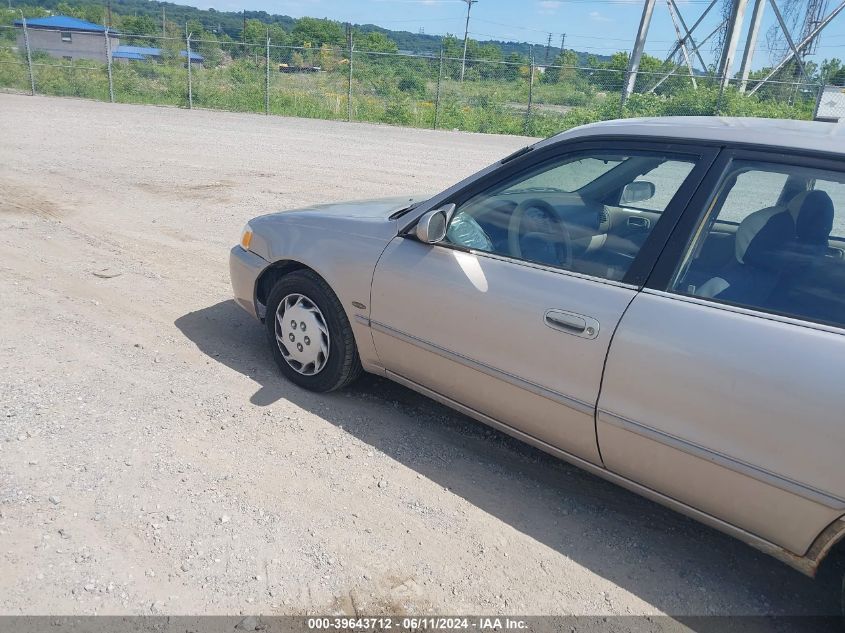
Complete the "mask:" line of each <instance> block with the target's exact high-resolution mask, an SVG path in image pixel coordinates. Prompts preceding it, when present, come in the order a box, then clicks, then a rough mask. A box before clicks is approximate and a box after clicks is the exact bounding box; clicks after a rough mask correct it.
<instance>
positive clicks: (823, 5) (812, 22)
mask: <svg viewBox="0 0 845 633" xmlns="http://www.w3.org/2000/svg"><path fill="white" fill-rule="evenodd" d="M829 2H830V0H809V1H808V2H807V12H806V13H805V14H804V28H803V29H801V40H802V41H803V40H805V39H806V38H807V37H810V35H811V34H812V33H813V31H815V30H816V28H817V27H818V26H819V24H821V22H822V19H823V18H824V16H825V15H827V5H828V3H829ZM818 45H819V36H818V34H816V36H815V37H813V39H812V40H810V43H809V44H807V46H806V47H804V50H803V53H804V57H806V56H807V55H813V54H814V53H815V52H816V48H817V47H818Z"/></svg>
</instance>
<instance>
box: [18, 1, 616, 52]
mask: <svg viewBox="0 0 845 633" xmlns="http://www.w3.org/2000/svg"><path fill="white" fill-rule="evenodd" d="M26 4H27V5H28V6H37V7H40V8H43V9H47V10H49V11H52V12H56V13H58V12H62V9H64V8H66V7H68V6H70V7H91V8H94V7H96V8H97V9H98V10H102V7H103V4H104V3H103V2H99V1H89V0H77V1H70V2H68V1H67V0H37V1H36V2H33V3H26ZM23 5H24V3H22V2H12V6H13V7H15V8H18V7H23ZM111 9H112V11H113V12H114V13H116V14H118V15H134V16H147V17H150V18H152V19H155V20H157V21H161V17H162V10H163V11H164V14H165V16H166V18H167V20H168V21H172V22H174V23H176V24H184V23H186V22H188V21H191V20H193V21H197V22H199V23H201V24H202V26H203V27H204V28H205V30H207V31H209V32H211V33H217V34H218V35H223V34H225V35H228V36H229V37H231V38H232V39H233V40H240V39H241V34H242V33H243V30H244V23H245V21H246V20H259V21H261V22H263V23H264V24H273V25H278V26H280V27H282V28H284V29H285V30H286V31H288V32H290V31H291V30H293V28H294V27H295V26H296V23H297V20H296V18H292V17H291V16H289V15H277V14H270V13H267V12H266V11H248V10H244V11H241V12H234V11H217V10H215V9H198V8H196V7H191V6H188V5H183V4H175V3H173V2H161V1H159V0H111ZM352 26H353V27H355V28H356V29H357V30H358V31H361V32H363V33H371V32H377V33H381V34H383V35H385V36H387V37H388V38H390V39H391V40H392V41H393V42H395V44H396V46H397V48H398V49H399V50H403V51H411V52H413V53H420V54H434V55H436V54H437V53H438V52H439V50H440V45H441V42H442V40H443V38H442V37H441V36H440V35H429V34H425V33H411V32H409V31H394V30H391V29H386V28H384V27H381V26H378V25H375V24H353V25H352ZM481 43H483V44H492V45H494V46H496V47H498V48H499V49H500V50H501V51H502V57H503V58H507V57H508V55H511V54H513V53H516V54H517V55H520V56H521V57H524V58H526V59H527V58H528V57H529V56H530V53H531V50H532V45H531V44H529V43H528V42H513V41H500V40H488V41H483V42H481ZM534 50H535V56H536V58H537V59H538V61H540V60H542V59H544V58H545V56H546V48H545V46H535V47H534ZM575 53H576V54H577V56H578V59H579V62H580V63H584V64H585V63H586V61H587V58H588V57H589V56H590V55H589V54H588V53H585V52H581V51H575ZM559 54H560V48H559V47H551V48H550V49H549V59H555V58H556V57H557V56H558V55H559ZM597 57H598V59H599V60H601V61H606V60H608V59H609V57H606V56H601V55H599V56H597Z"/></svg>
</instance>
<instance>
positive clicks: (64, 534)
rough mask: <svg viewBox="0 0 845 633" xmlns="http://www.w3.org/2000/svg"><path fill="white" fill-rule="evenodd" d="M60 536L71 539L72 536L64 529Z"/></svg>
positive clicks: (60, 531)
mask: <svg viewBox="0 0 845 633" xmlns="http://www.w3.org/2000/svg"><path fill="white" fill-rule="evenodd" d="M59 536H61V537H62V538H70V534H68V533H67V531H66V530H65V529H64V528H61V529H60V530H59Z"/></svg>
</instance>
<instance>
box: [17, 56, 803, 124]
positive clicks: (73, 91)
mask: <svg viewBox="0 0 845 633" xmlns="http://www.w3.org/2000/svg"><path fill="white" fill-rule="evenodd" d="M346 63H348V62H346V60H338V59H334V60H329V66H330V67H331V69H330V70H329V71H323V72H316V73H299V74H298V73H290V74H288V73H280V72H278V70H277V68H276V67H275V66H274V67H273V68H271V71H272V72H271V73H270V85H269V111H270V113H271V114H277V115H285V116H297V117H310V118H319V119H345V118H346V117H347V108H348V91H349V83H348V82H349V79H348V66H347V65H345V64H346ZM33 65H34V74H35V83H36V92H38V93H39V94H47V95H57V96H73V97H82V98H87V99H96V100H108V99H109V90H108V73H107V68H106V65H105V64H102V63H97V62H94V61H89V60H80V61H74V62H66V61H62V60H58V59H55V58H52V57H49V56H47V55H46V54H44V53H35V54H34V55H33ZM112 66H113V68H112V76H113V85H114V96H115V100H116V101H119V102H123V103H142V104H161V105H172V106H186V105H187V99H188V72H187V68H186V67H185V62H184V59H179V58H178V57H170V58H168V59H165V60H162V61H159V62H152V61H148V62H139V61H131V62H118V61H115V62H114V63H113V65H112ZM266 70H267V69H266V67H265V65H264V62H263V59H262V58H260V57H259V58H258V59H256V58H249V57H247V58H239V59H235V60H228V61H227V63H225V64H221V65H218V66H216V67H211V68H203V67H198V66H195V67H193V68H192V69H191V71H192V72H191V75H192V92H193V103H194V106H195V107H201V108H212V109H220V110H230V111H237V112H264V110H265V89H266V81H267V74H266ZM472 70H473V73H468V74H467V77H466V80H465V81H464V82H460V81H459V80H458V79H456V78H455V74H454V72H452V71H453V69H447V72H445V73H444V75H443V76H441V75H440V70H439V62H438V60H437V59H428V58H408V57H397V58H393V57H387V58H386V57H375V56H372V57H371V56H368V55H365V54H362V55H360V58H359V56H356V58H355V60H354V66H353V80H352V108H351V111H352V117H353V119H354V120H359V121H370V122H374V123H388V124H393V125H404V126H412V127H429V128H430V127H434V125H435V117H436V120H437V126H438V127H440V128H444V129H457V130H465V131H470V132H487V133H500V134H524V133H528V134H530V135H533V136H547V135H551V134H554V133H557V132H560V131H561V130H565V129H568V128H570V127H573V126H576V125H581V124H583V123H590V122H594V121H600V120H605V119H612V118H619V117H620V116H624V117H630V116H667V115H693V114H701V115H710V114H723V115H730V116H766V117H777V118H798V119H808V118H811V117H812V112H813V104H814V99H813V96H812V95H806V94H803V93H797V92H796V91H795V90H793V89H786V88H784V89H782V90H780V91H777V90H775V89H773V90H770V91H769V92H768V93H764V92H763V91H762V90H761V91H760V92H761V93H763V94H762V95H759V94H758V95H754V96H748V95H741V94H739V93H738V92H737V91H736V90H735V89H734V88H729V89H727V90H726V91H724V92H720V90H719V89H718V87H717V86H715V85H712V83H713V82H711V83H708V82H707V81H705V80H702V81H699V86H698V89H697V90H694V89H693V88H692V87H691V86H690V85H687V84H686V83H685V82H684V81H683V80H680V79H679V80H678V81H676V83H675V84H674V85H672V84H670V85H668V86H663V87H662V88H663V90H662V94H656V93H655V94H634V95H632V96H631V98H630V99H628V100H627V102H626V104H625V106H624V108H622V107H621V104H620V99H619V93H618V91H617V90H615V89H614V90H605V89H604V86H603V85H601V81H602V78H597V77H596V76H584V75H582V74H580V71H576V70H575V69H572V70H571V72H569V69H562V70H561V75H560V79H559V81H558V82H557V83H546V82H543V81H540V80H535V82H534V84H533V86H532V87H531V99H532V107H531V111H530V116H529V115H528V113H527V109H528V99H529V81H528V77H527V75H526V72H527V70H526V69H519V68H505V67H502V66H496V67H492V66H491V67H490V68H488V69H485V68H482V69H480V70H479V69H478V68H473V69H472ZM567 72H569V74H567ZM438 78H439V80H438ZM612 79H613V82H616V83H618V77H613V78H612ZM672 81H675V80H674V79H673V80H672ZM607 83H608V84H610V83H611V82H610V81H609V80H608V81H607ZM668 83H669V82H667V84H668ZM597 84H598V85H597ZM611 87H613V88H618V86H616V85H615V83H614V85H613V86H611ZM0 88H5V89H9V90H15V91H27V92H28V91H29V74H28V70H27V65H26V58H25V56H24V55H22V54H20V53H19V52H16V51H14V50H12V49H10V48H3V49H0ZM438 93H439V105H438Z"/></svg>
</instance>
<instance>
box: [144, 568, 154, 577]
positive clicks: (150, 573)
mask: <svg viewBox="0 0 845 633" xmlns="http://www.w3.org/2000/svg"><path fill="white" fill-rule="evenodd" d="M146 575H147V576H149V577H150V578H155V575H156V573H155V572H154V571H153V570H152V569H148V570H147V571H146Z"/></svg>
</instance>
